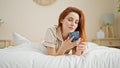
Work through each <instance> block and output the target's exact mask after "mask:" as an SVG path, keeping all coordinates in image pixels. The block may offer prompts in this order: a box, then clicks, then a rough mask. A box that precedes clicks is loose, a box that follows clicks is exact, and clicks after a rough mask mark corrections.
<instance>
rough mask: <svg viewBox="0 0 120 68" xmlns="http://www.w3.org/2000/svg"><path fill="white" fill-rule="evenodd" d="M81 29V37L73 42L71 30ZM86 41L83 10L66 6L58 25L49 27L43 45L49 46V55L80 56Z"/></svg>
mask: <svg viewBox="0 0 120 68" xmlns="http://www.w3.org/2000/svg"><path fill="white" fill-rule="evenodd" d="M74 31H79V33H80V34H79V39H78V40H77V41H74V42H72V39H73V38H74V36H73V37H72V38H70V37H68V34H69V33H70V32H74ZM85 41H86V35H85V23H84V15H83V12H82V11H81V10H79V9H77V8H75V7H68V8H66V9H65V10H64V11H63V12H62V13H61V14H60V16H59V20H58V25H57V26H53V27H51V28H48V30H47V32H46V36H45V39H44V42H43V45H44V46H45V47H46V48H47V51H48V55H64V54H69V52H70V51H71V50H72V54H75V55H78V56H80V55H81V54H82V53H83V51H84V49H85V44H84V42H85Z"/></svg>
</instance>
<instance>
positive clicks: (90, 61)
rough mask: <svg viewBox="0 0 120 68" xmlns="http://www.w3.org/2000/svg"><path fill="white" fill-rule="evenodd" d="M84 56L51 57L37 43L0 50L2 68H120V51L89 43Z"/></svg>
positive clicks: (0, 67) (0, 65) (0, 66)
mask: <svg viewBox="0 0 120 68" xmlns="http://www.w3.org/2000/svg"><path fill="white" fill-rule="evenodd" d="M86 46H87V49H86V51H85V52H84V54H83V55H82V56H76V55H62V56H49V55H47V54H46V49H45V48H44V47H43V46H42V45H41V44H37V43H24V44H21V45H16V46H13V47H8V48H5V49H0V68H120V50H119V49H115V48H108V47H103V46H98V45H96V44H94V43H90V42H88V43H87V45H86Z"/></svg>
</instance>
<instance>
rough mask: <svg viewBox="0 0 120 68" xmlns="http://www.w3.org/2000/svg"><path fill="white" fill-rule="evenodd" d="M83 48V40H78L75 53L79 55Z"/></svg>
mask: <svg viewBox="0 0 120 68" xmlns="http://www.w3.org/2000/svg"><path fill="white" fill-rule="evenodd" d="M84 50H85V42H80V43H79V45H78V46H77V47H76V55H78V56H80V55H81V54H82V53H83V52H84Z"/></svg>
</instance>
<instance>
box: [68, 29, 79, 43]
mask: <svg viewBox="0 0 120 68" xmlns="http://www.w3.org/2000/svg"><path fill="white" fill-rule="evenodd" d="M72 36H74V38H73V39H72V42H74V41H77V40H78V38H79V31H75V32H70V33H69V37H70V38H71V37H72Z"/></svg>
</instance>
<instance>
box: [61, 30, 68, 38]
mask: <svg viewBox="0 0 120 68" xmlns="http://www.w3.org/2000/svg"><path fill="white" fill-rule="evenodd" d="M62 37H63V40H66V39H67V38H68V33H67V32H64V31H62Z"/></svg>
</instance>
